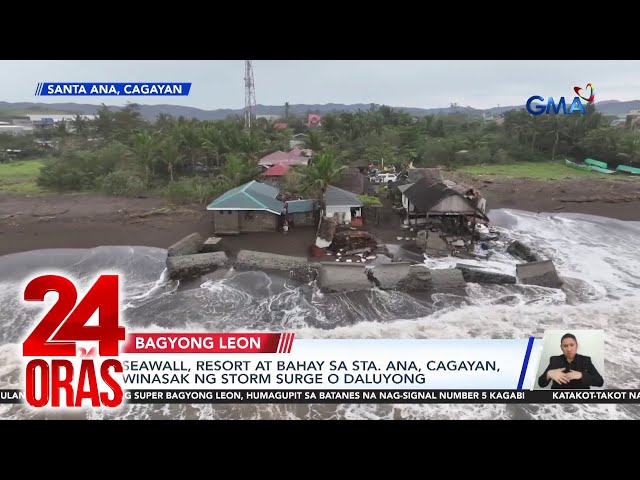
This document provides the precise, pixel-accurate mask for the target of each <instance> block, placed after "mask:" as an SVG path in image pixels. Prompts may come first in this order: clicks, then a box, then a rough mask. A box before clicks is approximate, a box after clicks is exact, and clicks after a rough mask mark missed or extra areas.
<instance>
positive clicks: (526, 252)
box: [507, 240, 537, 262]
mask: <svg viewBox="0 0 640 480" xmlns="http://www.w3.org/2000/svg"><path fill="white" fill-rule="evenodd" d="M507 253H510V254H511V255H512V256H514V257H516V258H519V259H521V260H524V261H525V262H535V261H537V260H536V256H535V255H534V253H533V252H532V251H531V248H529V247H528V246H526V245H525V244H524V243H522V242H520V241H518V240H515V241H513V242H511V244H510V245H509V247H507Z"/></svg>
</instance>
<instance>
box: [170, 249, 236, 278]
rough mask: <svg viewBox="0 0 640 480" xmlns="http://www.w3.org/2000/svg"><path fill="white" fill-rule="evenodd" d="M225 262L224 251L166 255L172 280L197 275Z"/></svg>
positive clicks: (210, 270) (226, 259) (224, 264)
mask: <svg viewBox="0 0 640 480" xmlns="http://www.w3.org/2000/svg"><path fill="white" fill-rule="evenodd" d="M227 264H228V258H227V255H226V253H224V252H211V253H196V254H194V255H178V256H174V257H167V269H168V271H169V277H170V278H171V279H173V280H176V279H184V278H192V277H197V276H199V275H203V274H205V273H208V272H212V271H214V270H216V269H217V268H218V267H222V266H226V265H227Z"/></svg>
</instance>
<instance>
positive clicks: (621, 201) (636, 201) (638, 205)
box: [446, 172, 640, 221]
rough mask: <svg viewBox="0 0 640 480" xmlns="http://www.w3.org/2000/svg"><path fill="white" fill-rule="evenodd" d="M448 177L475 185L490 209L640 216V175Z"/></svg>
mask: <svg viewBox="0 0 640 480" xmlns="http://www.w3.org/2000/svg"><path fill="white" fill-rule="evenodd" d="M446 178H447V179H451V180H453V181H460V182H464V183H466V184H469V185H474V186H476V187H477V188H478V189H479V190H480V191H481V192H482V194H483V195H484V197H485V198H486V199H487V208H488V209H497V208H512V209H516V210H525V211H529V212H546V213H561V212H571V213H584V214H589V215H598V216H601V217H609V218H616V219H618V220H635V221H638V220H640V178H638V179H635V181H606V180H600V179H595V180H550V181H539V180H532V179H526V178H505V177H493V176H488V175H469V174H463V173H458V172H447V173H446Z"/></svg>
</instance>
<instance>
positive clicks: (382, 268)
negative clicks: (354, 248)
mask: <svg viewBox="0 0 640 480" xmlns="http://www.w3.org/2000/svg"><path fill="white" fill-rule="evenodd" d="M410 267H411V264H410V263H400V262H396V263H387V264H383V265H378V266H376V267H375V268H371V269H369V270H368V271H367V273H368V277H369V280H371V281H372V282H373V283H374V284H376V285H377V286H378V287H379V288H382V289H383V290H395V289H397V288H399V286H400V285H401V283H402V281H403V280H405V279H406V278H407V276H408V275H409V269H410Z"/></svg>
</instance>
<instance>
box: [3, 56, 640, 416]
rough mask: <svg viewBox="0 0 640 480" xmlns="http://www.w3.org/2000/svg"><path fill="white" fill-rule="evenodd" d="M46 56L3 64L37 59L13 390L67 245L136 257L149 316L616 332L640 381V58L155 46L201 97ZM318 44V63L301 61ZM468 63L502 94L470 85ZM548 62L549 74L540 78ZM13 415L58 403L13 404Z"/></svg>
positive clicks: (22, 110) (495, 410) (153, 408)
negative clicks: (197, 51)
mask: <svg viewBox="0 0 640 480" xmlns="http://www.w3.org/2000/svg"><path fill="white" fill-rule="evenodd" d="M22 63H24V62H22ZM34 63H38V62H34ZM46 63H47V64H46V65H44V64H43V65H42V68H41V70H40V71H38V76H33V73H32V72H31V71H29V72H27V70H24V71H21V70H20V68H21V62H12V61H2V62H0V65H2V64H6V65H3V68H7V69H9V68H12V69H14V70H13V71H14V72H15V77H16V78H18V79H20V81H15V79H14V80H7V79H3V80H0V285H2V288H0V299H1V300H0V332H1V333H2V342H1V343H0V358H1V359H2V361H1V362H0V363H1V364H2V365H4V367H3V369H2V370H1V371H0V388H16V386H15V385H16V382H17V379H18V378H19V371H20V368H21V364H20V362H19V359H17V358H15V351H16V345H17V344H18V343H19V342H20V341H21V339H22V338H23V336H24V334H25V332H26V331H27V330H28V329H29V328H31V327H32V326H33V322H34V319H33V318H32V312H33V309H32V308H28V307H25V306H24V304H22V303H21V301H20V299H21V293H20V289H21V288H23V282H24V280H25V279H26V278H27V277H29V276H30V275H33V274H34V273H36V272H38V271H40V270H42V269H47V268H48V269H53V270H57V271H68V272H70V273H72V274H73V275H75V276H77V277H78V278H85V277H87V278H88V277H89V276H90V275H92V274H93V272H95V271H96V270H100V269H109V270H115V271H119V272H122V274H123V275H124V276H125V278H126V293H125V298H124V299H123V302H124V305H125V307H124V308H125V311H124V316H125V317H126V321H127V324H128V325H130V326H132V327H135V328H139V329H150V330H152V329H154V328H162V329H176V330H193V331H216V332H225V331H251V332H295V333H296V335H297V338H308V339H366V338H380V339H387V338H388V339H412V338H419V339H467V338H474V339H483V338H485V339H491V338H494V339H495V338H497V339H512V338H527V337H530V336H535V337H542V335H543V334H544V332H545V331H546V330H551V329H553V330H561V329H566V330H567V331H569V330H571V329H580V330H589V329H595V330H604V332H605V352H606V356H605V362H604V370H605V371H604V374H603V376H604V379H605V387H606V388H620V389H636V388H640V364H639V363H638V358H640V356H639V354H640V352H639V348H638V345H640V343H639V340H640V329H639V328H638V325H637V322H638V315H637V305H638V301H639V300H640V260H638V256H637V252H636V251H635V248H634V245H637V243H638V239H639V238H640V95H639V96H638V98H637V99H636V98H635V97H634V91H637V89H634V88H633V85H629V90H624V89H621V87H620V85H621V84H624V83H625V82H624V80H627V78H626V76H628V75H629V74H628V71H629V68H638V70H640V62H636V61H608V62H592V63H593V65H592V68H591V67H588V66H585V65H582V66H581V70H579V72H580V73H579V75H580V78H576V71H571V69H570V68H569V66H567V72H564V73H562V72H560V73H558V75H557V78H553V79H550V78H545V77H544V76H540V75H539V74H537V76H536V74H535V73H534V72H535V71H536V68H535V65H534V64H535V63H536V62H534V61H521V62H519V69H515V70H514V69H513V68H512V66H510V65H509V64H510V63H513V62H508V61H476V62H466V64H465V66H464V67H462V66H461V65H459V64H458V62H454V61H450V62H447V61H415V62H413V61H401V62H400V61H397V62H392V61H368V62H360V64H365V63H366V64H367V65H366V68H365V66H362V65H361V66H362V71H360V70H359V67H358V65H354V64H350V63H349V62H344V61H342V62H341V61H332V62H329V61H327V62H324V61H322V62H321V61H304V62H294V61H263V60H255V61H245V60H237V61H202V62H195V61H193V62H186V61H184V62H180V61H164V62H161V61H157V62H155V61H154V62H152V63H157V64H158V65H159V66H158V67H157V68H158V69H159V68H160V66H161V67H162V70H157V71H162V72H164V74H163V76H162V78H158V81H167V82H172V81H175V82H185V81H189V82H191V89H190V92H189V95H188V96H175V97H172V96H167V97H163V98H158V97H157V96H155V97H153V98H148V97H136V96H131V97H127V98H120V97H114V96H82V97H74V96H65V97H60V98H51V97H46V96H34V95H33V90H34V88H35V87H36V85H37V84H38V82H42V81H43V79H45V80H46V79H47V78H46V77H50V78H61V77H60V75H61V74H57V73H55V68H57V67H56V65H53V64H52V62H46ZM54 63H55V62H54ZM59 63H60V64H61V65H60V66H59V67H60V68H61V70H60V72H62V71H67V72H68V76H69V77H70V78H71V77H73V79H78V78H82V79H85V78H86V79H87V80H86V81H93V80H95V81H104V82H108V81H112V80H113V81H122V80H121V79H122V78H123V76H124V77H127V75H128V77H127V79H130V81H131V82H132V84H131V85H136V87H135V89H132V88H131V87H130V90H129V92H130V93H131V92H136V93H133V95H135V94H137V93H139V92H155V94H157V93H158V92H162V91H170V88H169V87H168V86H165V87H163V86H160V87H157V86H156V87H152V86H144V87H142V86H140V85H141V84H138V83H133V82H136V81H138V80H140V79H144V78H145V75H144V70H143V67H140V72H137V71H136V69H135V65H134V64H133V63H132V62H127V61H122V62H107V61H94V62H92V64H91V65H88V66H87V65H85V66H84V67H83V66H82V65H80V63H82V62H73V61H65V62H59ZM74 63H77V64H78V65H72V64H74ZM323 63H324V64H327V65H329V66H330V68H329V67H328V66H327V65H324V66H322V64H323ZM599 63H606V64H607V65H606V68H605V67H602V66H600V67H598V66H597V64H599ZM63 64H68V65H64V68H65V69H66V70H64V69H62V66H63ZM101 64H104V66H103V67H102V66H101ZM120 64H121V65H120ZM160 64H162V65H160ZM303 64H304V65H303ZM454 64H455V65H454ZM528 64H531V66H530V67H528V66H527V65H528ZM302 66H304V68H306V69H307V70H305V72H306V73H305V75H304V77H300V76H299V75H298V76H296V75H293V73H294V72H296V71H297V70H296V69H298V68H300V67H302ZM617 66H620V67H621V68H619V69H618V68H617ZM622 66H624V67H625V68H624V69H623V68H622ZM91 68H93V73H91ZM461 68H465V69H467V70H465V71H463V73H465V74H467V75H474V78H476V81H475V83H476V85H479V86H480V87H479V90H478V92H473V91H468V89H467V90H464V89H462V88H457V87H456V85H457V84H458V82H457V81H456V80H455V76H456V75H460V72H461V70H460V69H461ZM111 70H113V73H109V72H110V71H111ZM96 71H97V72H101V73H100V74H99V77H100V78H96V75H97V74H96ZM154 71H156V70H154ZM515 71H517V73H514V72H515ZM124 72H129V73H128V74H127V75H125V73H124ZM371 72H377V74H376V75H374V77H375V78H374V79H372V78H371ZM390 72H392V73H390ZM603 72H604V73H603ZM198 75H199V76H198ZM527 75H528V77H527V80H528V81H527V83H526V85H536V87H535V89H534V90H533V91H528V90H523V87H521V86H519V85H521V84H522V83H521V80H522V79H521V78H520V76H527ZM363 76H366V78H367V79H368V81H369V82H370V83H369V84H368V87H367V88H366V90H362V89H360V88H359V86H361V85H362V83H361V82H362V78H364V77H363ZM191 77H192V78H191ZM583 77H584V78H583ZM216 78H217V79H218V80H215V79H216ZM337 78H340V79H342V80H341V82H336V81H335V79H337ZM212 79H213V80H212ZM418 79H420V81H418ZM205 82H206V84H207V86H208V87H207V88H208V90H209V92H208V93H206V94H205V93H204V90H206V89H204V88H203V87H202V85H203V84H204V83H205ZM216 82H218V83H216ZM627 83H628V82H627ZM21 84H25V85H26V84H28V85H27V86H25V87H24V91H22V90H21ZM211 85H215V87H216V88H215V89H213V90H214V91H213V92H212V91H211V90H212V89H211V88H210V87H211ZM27 87H28V88H27ZM163 89H164V90H163ZM519 89H520V90H519ZM76 90H77V89H76ZM36 92H37V89H36ZM63 93H64V92H63ZM103 93H104V94H105V95H107V93H108V92H107V91H106V90H105V91H104V92H103ZM78 415H80V416H81V417H82V418H119V419H142V418H170V419H178V418H189V419H249V418H251V419H255V418H261V419H371V418H376V419H565V418H576V417H577V418H584V419H637V418H640V410H638V408H637V407H636V406H635V405H589V406H586V405H527V404H518V405H501V404H495V405H481V404H477V405H476V404H465V405H458V404H449V405H447V404H420V403H419V402H417V403H416V404H393V403H389V404H375V405H370V404H358V403H347V402H345V403H341V404H313V403H310V404H277V405H275V404H274V405H258V404H256V405H251V404H243V405H233V404H216V405H206V404H198V405H196V404H194V405H189V404H174V405H170V406H167V407H165V406H161V405H131V406H127V407H124V408H122V409H120V410H118V411H117V412H109V411H104V410H101V411H88V412H85V413H79V414H78ZM0 418H5V419H16V418H19V419H23V418H39V415H38V414H36V413H33V412H31V411H29V410H27V409H24V408H23V407H22V406H19V405H0Z"/></svg>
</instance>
